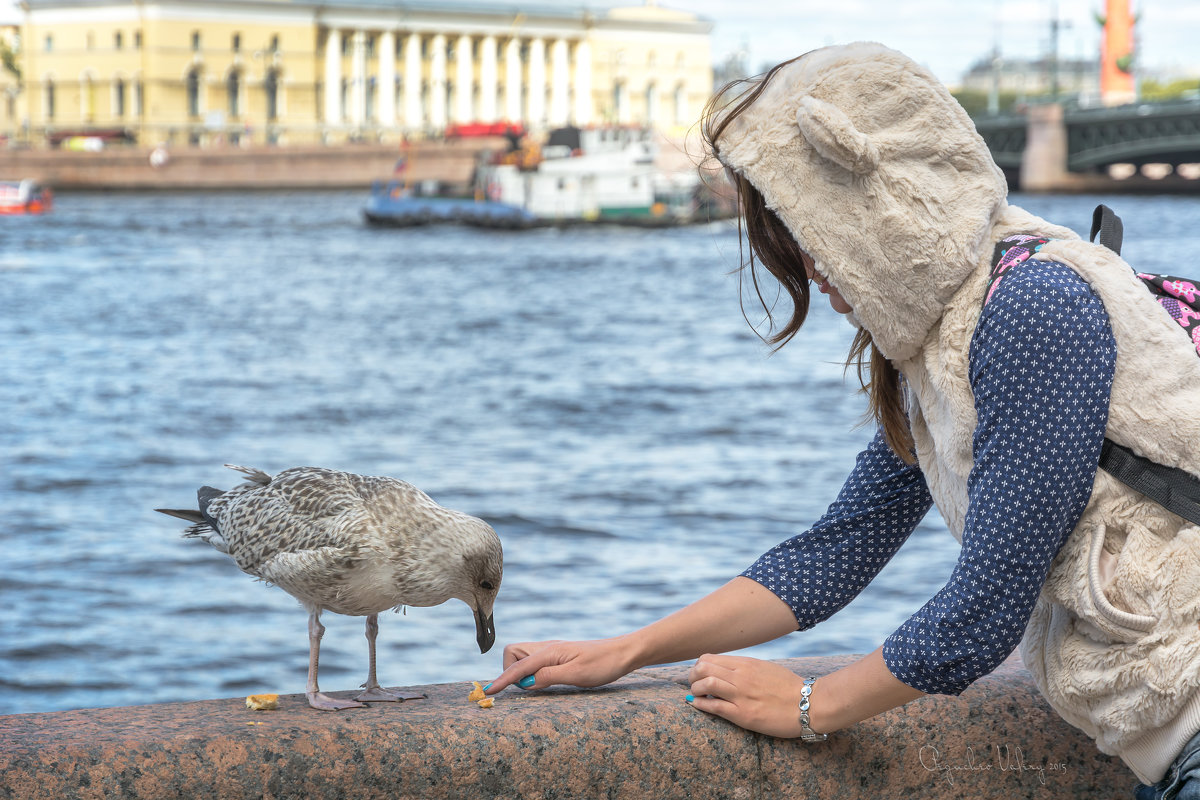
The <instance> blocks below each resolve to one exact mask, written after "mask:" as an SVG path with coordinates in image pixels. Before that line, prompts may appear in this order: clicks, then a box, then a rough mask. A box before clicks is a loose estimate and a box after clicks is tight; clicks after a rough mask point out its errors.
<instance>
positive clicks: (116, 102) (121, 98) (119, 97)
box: [113, 78, 125, 117]
mask: <svg viewBox="0 0 1200 800" xmlns="http://www.w3.org/2000/svg"><path fill="white" fill-rule="evenodd" d="M113 115H114V116H117V117H124V116H125V79H124V78H116V79H115V80H113Z"/></svg>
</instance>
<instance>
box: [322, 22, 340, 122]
mask: <svg viewBox="0 0 1200 800" xmlns="http://www.w3.org/2000/svg"><path fill="white" fill-rule="evenodd" d="M341 121H342V32H341V31H340V30H338V29H337V28H330V29H329V32H328V33H327V34H326V35H325V124H327V125H337V124H339V123H341Z"/></svg>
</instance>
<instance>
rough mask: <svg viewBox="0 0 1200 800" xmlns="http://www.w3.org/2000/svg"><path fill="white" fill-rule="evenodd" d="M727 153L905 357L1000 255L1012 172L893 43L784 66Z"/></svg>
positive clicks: (859, 312)
mask: <svg viewBox="0 0 1200 800" xmlns="http://www.w3.org/2000/svg"><path fill="white" fill-rule="evenodd" d="M733 101H734V104H736V102H737V98H733ZM732 107H733V106H732V105H730V106H726V109H729V108H732ZM721 113H726V111H722V112H718V118H719V116H720V114H721ZM716 150H717V153H716V155H717V157H718V159H719V160H720V161H721V162H722V163H723V164H724V165H725V166H726V167H729V168H730V169H733V170H735V171H737V172H739V173H741V174H742V175H743V176H745V177H746V178H747V179H748V180H749V181H750V182H751V183H752V184H753V185H754V186H755V187H756V188H757V189H758V190H759V191H760V192H762V194H763V196H764V198H765V200H766V203H767V205H768V207H769V208H771V209H772V210H773V211H774V212H775V213H776V214H777V215H778V216H779V218H780V220H781V221H782V222H783V223H784V224H785V225H786V226H787V227H788V229H789V230H790V231H791V233H792V235H793V236H794V237H795V239H796V241H797V242H798V243H799V245H800V247H801V248H802V249H803V250H804V251H805V252H806V253H808V254H809V255H810V256H812V258H813V260H814V261H815V262H816V267H817V271H818V272H820V273H821V274H823V275H825V276H826V277H827V278H829V281H830V283H832V284H833V286H835V287H836V288H837V289H838V291H839V292H841V294H842V297H844V298H845V299H846V301H847V302H848V303H849V304H850V306H851V307H852V308H853V309H854V316H855V317H856V318H857V320H858V321H859V323H861V324H862V325H863V327H865V328H866V329H867V331H869V332H870V333H871V337H872V339H873V340H874V342H875V345H876V347H878V348H879V349H880V351H881V352H882V353H883V354H884V355H885V356H887V357H888V358H890V359H892V360H893V361H896V362H901V361H906V360H907V359H909V358H911V357H912V356H913V355H914V354H915V353H916V352H917V350H918V349H919V348H920V346H921V344H922V343H923V342H924V340H925V337H926V334H927V333H928V332H929V330H930V328H931V327H933V325H934V324H935V323H936V322H937V321H938V319H939V318H940V317H941V314H942V309H943V307H944V306H945V304H946V302H947V301H949V299H950V298H951V297H953V296H954V294H955V292H956V291H957V290H958V288H959V287H960V286H961V285H962V284H963V282H964V281H965V280H966V278H967V277H968V276H969V275H970V274H971V273H972V272H973V271H974V270H975V269H976V268H977V267H979V266H980V265H981V264H982V263H983V262H985V261H987V260H989V259H990V257H991V250H992V245H993V241H994V240H995V238H996V236H995V235H994V234H995V231H994V227H995V226H996V224H997V222H999V221H1001V218H1002V216H1004V211H1005V209H1006V201H1005V196H1006V194H1007V185H1006V183H1005V181H1004V175H1003V174H1002V173H1001V172H1000V170H999V168H998V167H997V166H996V165H995V163H994V162H993V160H992V157H991V154H990V153H989V151H988V149H987V145H985V144H984V142H983V139H982V138H981V137H980V136H979V134H978V133H977V132H976V130H975V125H974V123H973V122H972V121H971V119H970V117H968V116H967V113H966V112H965V111H964V110H963V109H962V107H961V106H960V105H959V104H958V102H957V101H956V100H955V99H954V98H953V97H951V96H950V93H949V92H948V91H947V90H946V89H945V87H943V86H942V84H941V83H940V82H939V81H938V80H937V79H936V78H935V77H934V76H933V75H932V74H931V73H930V72H929V71H928V70H926V69H924V68H923V67H921V66H919V65H918V64H916V63H915V62H913V61H912V60H911V59H909V58H908V57H907V56H904V55H902V54H901V53H898V52H896V51H895V50H891V49H889V48H887V47H884V46H883V45H879V44H873V43H857V44H850V45H843V46H836V47H826V48H822V49H820V50H814V51H813V52H811V53H808V54H807V55H804V56H801V57H800V58H798V59H796V60H795V61H793V62H791V63H789V64H787V65H786V66H784V67H782V68H781V69H780V70H779V71H778V72H777V73H776V74H775V75H774V76H773V77H772V79H771V81H770V83H769V84H768V85H767V87H766V89H765V90H764V91H763V93H762V95H761V96H760V97H759V98H758V99H757V100H756V101H755V102H754V103H753V104H752V105H751V106H750V107H749V108H747V109H746V110H745V111H743V112H742V113H741V114H740V115H739V116H738V117H737V118H735V119H734V120H733V121H732V122H731V123H730V124H729V126H728V127H727V128H726V129H725V130H724V132H723V133H722V134H721V137H720V139H719V140H718V141H717V142H716ZM1001 227H1004V226H1003V225H1002V226H1001ZM1060 233H1066V235H1068V236H1071V237H1072V238H1074V234H1070V233H1069V232H1060Z"/></svg>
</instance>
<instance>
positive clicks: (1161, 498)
mask: <svg viewBox="0 0 1200 800" xmlns="http://www.w3.org/2000/svg"><path fill="white" fill-rule="evenodd" d="M1123 229H1124V226H1123V225H1122V224H1121V219H1120V217H1118V216H1117V215H1116V214H1114V213H1113V211H1112V209H1111V208H1109V207H1108V206H1103V205H1102V206H1098V207H1097V208H1096V211H1095V213H1094V214H1093V215H1092V234H1091V239H1092V241H1095V239H1096V234H1097V233H1099V234H1100V244H1101V245H1103V246H1104V247H1107V248H1108V249H1110V250H1112V251H1113V252H1115V253H1118V254H1119V253H1120V252H1121V239H1122V235H1123V232H1124V231H1123ZM1050 241H1052V240H1051V239H1045V238H1042V237H1038V236H1030V235H1027V234H1018V235H1016V236H1009V237H1006V238H1004V239H1002V240H1001V241H999V242H998V243H997V244H996V249H995V251H994V252H993V254H992V272H991V276H990V278H989V281H988V288H987V293H986V294H985V295H984V299H983V304H984V305H987V303H988V301H989V300H991V299H992V294H993V293H994V292H995V291H996V288H997V287H998V286H999V285H1000V281H1001V280H1003V278H1004V276H1005V275H1006V274H1007V273H1008V271H1009V270H1010V269H1012V268H1013V267H1015V266H1016V265H1017V264H1020V263H1022V262H1024V261H1027V260H1029V258H1031V257H1032V256H1033V255H1034V254H1035V253H1037V252H1038V251H1039V250H1041V249H1042V246H1043V245H1045V244H1047V243H1048V242H1050ZM1138 277H1139V278H1141V279H1142V281H1143V282H1144V283H1145V284H1146V285H1147V287H1148V288H1149V289H1150V290H1151V291H1152V292H1153V293H1154V294H1155V296H1156V298H1157V299H1158V300H1159V302H1160V303H1161V304H1162V305H1163V306H1164V307H1165V308H1166V309H1167V311H1169V312H1170V313H1171V316H1172V317H1174V318H1175V320H1176V322H1179V324H1180V325H1181V326H1182V327H1183V328H1184V330H1185V332H1187V333H1188V334H1189V335H1192V336H1193V341H1195V343H1196V345H1197V350H1198V351H1200V313H1197V312H1200V286H1197V283H1200V282H1192V281H1188V280H1187V279H1184V278H1174V277H1172V276H1169V275H1149V274H1145V273H1138ZM1192 304H1195V306H1196V308H1195V309H1194V310H1193V306H1192ZM1189 315H1190V316H1189ZM1189 322H1191V323H1192V324H1193V325H1194V326H1195V330H1194V331H1193V329H1192V328H1191V327H1189ZM1098 466H1099V467H1100V469H1102V470H1104V471H1105V472H1107V473H1108V474H1109V475H1112V476H1113V477H1114V478H1116V479H1117V480H1119V481H1120V482H1121V483H1123V484H1125V485H1126V486H1128V487H1129V488H1131V489H1133V490H1134V491H1136V492H1140V493H1141V494H1143V495H1145V496H1146V497H1148V498H1149V499H1151V500H1153V501H1155V502H1156V503H1158V504H1159V505H1161V506H1162V507H1163V508H1165V509H1167V510H1168V511H1170V512H1172V513H1174V514H1178V515H1179V516H1181V517H1183V518H1184V519H1186V520H1188V521H1189V522H1192V523H1195V524H1196V525H1200V478H1197V477H1196V476H1194V475H1192V474H1191V473H1189V472H1185V471H1184V470H1181V469H1177V468H1175V467H1168V466H1166V465H1165V464H1159V463H1157V462H1154V461H1151V460H1150V459H1148V458H1143V457H1142V456H1139V455H1137V454H1136V453H1134V452H1133V451H1132V450H1130V449H1129V448H1128V447H1124V446H1123V445H1119V444H1117V443H1116V442H1114V441H1113V440H1111V439H1108V438H1105V440H1104V444H1103V445H1102V446H1101V448H1100V462H1099V465H1098Z"/></svg>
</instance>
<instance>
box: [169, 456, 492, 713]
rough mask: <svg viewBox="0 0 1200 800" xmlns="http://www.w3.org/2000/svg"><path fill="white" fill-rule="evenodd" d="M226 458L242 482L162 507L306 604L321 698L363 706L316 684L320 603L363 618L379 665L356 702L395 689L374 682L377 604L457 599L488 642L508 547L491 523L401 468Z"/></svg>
mask: <svg viewBox="0 0 1200 800" xmlns="http://www.w3.org/2000/svg"><path fill="white" fill-rule="evenodd" d="M226 466H228V467H230V468H231V469H235V470H238V471H239V472H242V473H244V474H245V476H246V482H245V483H243V484H241V485H239V486H236V487H234V488H233V489H230V490H228V491H221V490H219V489H213V488H211V487H207V486H206V487H203V488H201V489H200V491H199V492H198V500H199V511H182V510H166V509H159V510H160V511H163V512H164V513H167V514H170V515H172V516H176V517H181V518H183V519H187V520H189V521H190V522H192V523H193V524H192V525H191V526H190V527H188V529H187V530H186V531H185V532H184V535H185V536H188V537H193V538H198V539H201V540H203V541H205V542H207V543H208V544H210V545H212V546H213V547H215V548H216V549H218V550H220V551H221V552H223V553H226V554H228V555H229V556H230V557H231V558H232V559H233V560H234V562H235V563H236V564H237V565H238V567H239V568H240V569H241V570H242V571H243V572H247V573H249V574H251V575H254V576H256V577H258V578H261V579H263V580H265V581H268V582H269V583H272V584H274V585H276V586H278V587H280V588H281V589H283V590H284V591H286V592H287V593H288V594H290V595H292V596H293V597H295V598H296V599H297V600H299V601H300V602H301V604H303V605H304V607H305V608H307V609H308V611H309V638H310V667H309V701H310V703H312V705H313V706H314V707H316V708H327V709H334V708H345V707H348V706H349V705H357V704H356V703H350V702H347V701H335V700H333V699H331V698H328V697H326V696H324V695H321V694H320V693H319V689H318V688H317V682H316V674H317V654H318V652H319V649H320V639H321V636H322V635H323V634H324V627H323V626H322V625H321V624H320V615H321V612H322V611H324V610H329V611H333V612H335V613H338V614H349V615H354V616H366V617H367V638H368V640H369V642H370V664H371V666H370V672H369V675H368V679H367V683H366V684H364V685H365V686H366V687H367V692H365V693H364V695H362V696H360V697H359V699H360V700H381V699H397V697H395V696H388V693H387V692H383V691H381V690H380V689H379V687H378V684H377V683H376V682H375V670H374V656H375V632H376V630H377V627H378V626H377V621H376V620H377V617H376V615H378V613H379V612H380V611H384V610H386V609H388V608H393V607H399V606H434V605H439V604H441V603H444V602H445V601H447V600H449V599H451V598H456V599H459V600H462V601H463V602H464V603H466V604H467V605H468V606H470V607H471V608H472V610H473V611H474V612H475V621H476V640H477V642H478V643H479V646H480V649H481V651H483V652H486V651H487V649H488V648H490V647H491V645H492V642H493V641H494V640H495V628H494V625H493V622H492V608H493V604H494V602H495V598H496V594H497V592H498V591H499V589H500V580H501V576H502V573H503V567H504V557H503V552H502V549H501V546H500V538H499V537H498V536H497V535H496V532H495V531H494V530H492V528H491V526H489V525H488V524H487V523H486V522H484V521H483V520H481V519H478V518H476V517H472V516H470V515H468V514H463V513H461V512H458V511H452V510H450V509H447V508H443V507H442V506H440V505H438V504H437V503H435V502H434V501H433V500H432V499H430V497H429V496H428V495H426V494H425V493H424V492H422V491H421V490H419V489H417V488H416V487H415V486H412V485H411V484H408V483H405V482H404V481H401V480H397V479H395V478H380V477H367V476H363V475H355V474H353V473H349V472H338V471H336V470H331V469H323V468H321V467H296V468H293V469H288V470H284V471H283V472H280V473H279V474H277V475H274V476H271V475H268V474H267V473H265V472H262V471H261V470H257V469H253V468H249V467H237V466H233V465H229V464H227V465H226Z"/></svg>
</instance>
